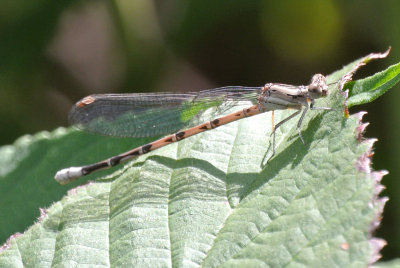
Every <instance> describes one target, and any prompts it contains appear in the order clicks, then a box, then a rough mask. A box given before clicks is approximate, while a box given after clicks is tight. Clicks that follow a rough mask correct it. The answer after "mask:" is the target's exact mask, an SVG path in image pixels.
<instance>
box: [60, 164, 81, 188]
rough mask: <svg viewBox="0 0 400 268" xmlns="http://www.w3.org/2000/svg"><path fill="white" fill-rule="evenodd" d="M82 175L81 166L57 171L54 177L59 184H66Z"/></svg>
mask: <svg viewBox="0 0 400 268" xmlns="http://www.w3.org/2000/svg"><path fill="white" fill-rule="evenodd" d="M81 176H83V173H82V167H69V168H64V169H61V170H59V171H57V173H56V175H55V176H54V178H55V179H56V181H57V182H58V183H60V184H67V183H69V182H71V181H74V180H76V179H77V178H79V177H81Z"/></svg>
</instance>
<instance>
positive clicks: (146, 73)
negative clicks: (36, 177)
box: [0, 0, 400, 260]
mask: <svg viewBox="0 0 400 268" xmlns="http://www.w3.org/2000/svg"><path fill="white" fill-rule="evenodd" d="M228 3H229V4H228ZM399 14H400V2H399V1H396V0H384V1H378V0H371V1H365V0H355V1H351V0H348V1H344V0H342V1H333V0H319V1H318V0H309V1H259V0H253V1H249V0H240V1H229V2H227V1H210V0H201V1H200V0H197V1H184V0H159V1H152V0H115V1H105V0H88V1H65V0H57V1H46V0H36V1H23V0H13V1H2V2H1V3H0V145H5V144H11V143H13V141H14V140H15V139H17V138H18V137H19V136H21V135H24V134H33V133H35V132H37V131H40V130H52V129H54V128H56V127H58V126H67V124H68V122H67V114H68V111H69V108H70V107H71V105H72V104H73V103H74V102H76V101H77V100H79V99H80V98H82V97H84V96H86V95H89V94H92V93H106V92H108V93H111V92H145V91H195V90H200V89H207V88H214V87H218V86H227V85H247V86H261V85H263V84H265V83H266V82H284V83H293V84H304V83H307V82H308V81H309V79H310V78H311V76H312V74H314V73H317V72H320V73H323V74H329V73H331V72H332V71H335V70H337V69H339V68H341V67H342V66H343V65H345V64H347V63H349V62H350V61H353V60H355V59H357V58H360V57H362V56H365V55H367V54H368V53H370V52H383V51H385V50H386V49H387V47H388V46H389V45H391V46H392V53H391V54H390V55H389V57H388V59H385V60H380V61H377V62H374V63H371V64H370V65H368V66H367V67H366V68H364V69H363V70H362V71H360V72H359V73H357V75H356V78H361V77H364V76H366V75H370V74H373V73H374V72H376V71H378V70H383V69H384V68H386V67H387V66H389V65H391V64H393V63H397V62H399V61H400V30H399V26H400V16H399ZM399 90H400V88H399V86H397V87H396V88H394V89H392V90H391V91H389V92H388V93H387V94H385V95H384V96H383V97H382V98H380V99H378V100H377V101H375V102H374V103H372V104H368V105H363V106H361V107H357V109H353V110H352V111H351V112H353V113H354V112H356V111H359V110H367V111H368V115H367V116H366V117H364V121H368V122H370V126H369V127H368V129H367V132H366V137H376V138H378V139H379V142H377V143H376V144H375V156H374V159H373V167H374V168H375V169H377V170H380V169H386V170H389V172H390V173H389V175H387V176H385V177H384V179H383V184H384V185H385V186H386V187H387V189H386V190H385V191H384V192H383V194H382V195H385V196H389V197H390V200H389V202H388V203H387V205H386V207H385V211H384V217H383V223H382V225H381V227H380V228H379V229H378V230H377V232H376V234H375V235H376V236H378V237H382V238H384V239H385V240H386V241H387V242H388V245H387V246H386V247H385V248H384V249H383V251H382V254H383V259H384V260H389V259H392V258H394V257H400V180H398V179H397V178H399V175H400V165H399V160H400V139H398V136H399V134H400V131H399V130H400V119H399V116H398V115H400V105H399V104H398V103H397V102H400V91H399ZM21 231H22V230H21ZM1 242H2V241H1Z"/></svg>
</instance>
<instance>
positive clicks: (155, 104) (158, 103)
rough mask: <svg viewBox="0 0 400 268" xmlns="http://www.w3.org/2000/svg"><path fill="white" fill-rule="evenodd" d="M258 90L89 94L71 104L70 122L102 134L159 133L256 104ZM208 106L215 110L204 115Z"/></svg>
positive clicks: (142, 135) (228, 88) (259, 88)
mask: <svg viewBox="0 0 400 268" xmlns="http://www.w3.org/2000/svg"><path fill="white" fill-rule="evenodd" d="M261 89H262V87H223V88H217V89H211V90H203V91H200V92H190V93H149V94H144V93H136V94H100V95H91V96H88V97H85V98H83V99H82V100H80V101H78V102H77V103H76V104H75V105H74V106H73V108H72V109H71V111H70V113H69V121H70V123H71V124H72V125H74V126H76V127H77V128H79V129H82V130H85V131H88V132H92V133H96V134H101V135H109V136H116V137H150V136H158V135H164V134H170V133H173V132H176V131H177V130H180V129H183V128H188V127H192V126H195V125H197V124H199V123H203V122H205V121H207V120H212V119H214V118H215V117H218V116H220V115H222V114H224V112H226V110H228V109H229V108H231V107H232V106H235V105H240V104H241V103H242V104H243V102H244V101H246V102H249V101H250V102H252V103H256V99H257V96H258V94H259V93H260V91H261ZM211 107H216V109H214V110H213V112H211V113H207V115H206V117H204V114H203V112H204V111H205V110H207V109H208V108H211ZM200 120H201V121H200Z"/></svg>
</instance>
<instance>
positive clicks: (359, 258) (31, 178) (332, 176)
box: [0, 61, 386, 267]
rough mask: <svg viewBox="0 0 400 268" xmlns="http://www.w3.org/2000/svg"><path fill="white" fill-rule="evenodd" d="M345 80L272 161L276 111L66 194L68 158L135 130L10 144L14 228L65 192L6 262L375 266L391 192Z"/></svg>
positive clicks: (8, 202) (8, 249)
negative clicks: (347, 100) (347, 106)
mask: <svg viewBox="0 0 400 268" xmlns="http://www.w3.org/2000/svg"><path fill="white" fill-rule="evenodd" d="M356 64H357V61H356V62H354V63H352V64H350V65H348V66H346V67H345V68H343V69H342V70H340V71H337V72H335V73H334V74H332V75H330V76H329V77H328V83H332V82H337V81H339V79H341V78H342V77H343V76H344V75H345V74H346V73H347V72H348V71H349V70H351V69H353V68H354V66H356ZM336 87H337V86H336V85H331V87H330V90H331V94H330V95H329V97H328V98H326V99H321V100H317V102H316V105H315V106H317V107H318V106H328V107H333V108H335V109H336V111H332V112H326V111H309V112H308V113H307V115H306V117H305V120H304V122H303V125H302V133H303V137H304V139H305V142H306V145H303V144H302V142H301V141H300V139H299V137H298V135H297V130H296V124H297V121H296V119H294V120H291V121H289V122H288V123H287V124H284V125H283V126H282V127H281V128H280V130H278V132H277V139H276V141H277V151H276V155H275V156H274V157H273V158H272V159H271V160H270V161H269V162H268V163H267V162H266V160H267V159H268V157H269V154H270V153H271V152H268V150H267V148H268V145H269V133H270V131H271V122H270V118H271V117H270V114H268V113H265V114H261V115H258V116H254V117H252V118H247V119H244V120H240V121H238V122H234V123H231V124H228V125H226V126H222V127H220V128H217V129H215V130H212V131H208V132H204V133H201V134H198V135H195V136H193V137H190V138H188V139H185V140H183V141H181V142H179V143H174V144H171V145H169V146H166V147H163V148H161V149H159V150H156V151H153V152H151V153H149V154H146V155H143V156H141V157H139V158H137V159H136V160H134V161H132V162H130V163H129V164H127V165H126V166H125V167H123V168H122V167H120V169H119V170H118V171H116V172H115V173H113V174H111V175H110V176H109V177H106V178H103V179H99V180H98V181H96V182H95V183H89V184H85V185H82V186H79V187H76V188H72V189H71V190H70V191H69V192H68V195H66V196H65V197H64V198H62V199H61V201H58V202H55V201H57V199H58V198H57V197H55V196H57V194H58V195H60V193H62V192H63V191H65V189H66V188H65V187H63V186H59V185H57V184H56V183H55V181H53V179H52V178H51V177H52V176H53V175H54V173H55V171H56V170H57V169H59V168H62V167H67V166H69V165H72V164H73V165H79V164H86V163H90V162H91V161H94V160H101V159H103V157H106V155H108V156H110V155H112V154H114V153H115V152H111V151H116V150H122V149H123V148H122V147H128V145H127V144H128V143H130V142H131V141H132V140H122V141H121V142H116V139H114V140H112V139H111V140H110V139H107V138H104V137H99V138H94V136H88V135H84V134H81V133H77V132H75V131H72V130H68V131H61V130H57V131H55V132H53V133H50V134H48V133H45V134H43V133H41V134H38V135H36V136H34V137H29V138H23V139H21V140H20V141H18V142H17V143H16V144H14V145H13V146H9V147H3V148H1V149H0V158H1V159H2V161H0V163H2V164H1V166H0V172H1V175H2V178H1V180H0V190H1V193H0V202H1V205H0V209H1V215H0V226H1V227H0V229H1V230H10V229H7V228H9V227H7V226H10V225H15V224H13V222H17V221H19V220H23V221H25V222H26V218H25V214H30V217H31V218H32V215H33V214H34V212H30V211H32V210H34V211H35V212H36V213H38V210H37V209H38V208H39V207H43V206H50V204H51V202H55V203H54V204H52V205H51V206H50V207H49V208H48V209H44V210H41V216H40V217H39V219H38V221H37V223H35V224H34V225H33V226H31V227H30V228H28V229H27V230H26V231H25V232H24V234H16V235H13V236H12V237H10V239H9V240H8V241H7V243H6V244H5V245H4V246H3V248H2V249H1V251H0V266H1V267H3V266H13V267H17V266H21V267H22V266H38V267H43V266H58V265H59V266H71V265H77V264H78V265H92V266H95V265H99V266H100V265H101V266H150V267H153V266H175V267H176V266H205V267H210V266H212V267H214V266H225V267H228V266H229V267H230V266H240V267H242V266H275V267H276V266H278V267H280V266H286V265H287V266H300V265H302V266H310V265H313V266H316V267H318V266H319V267H329V266H335V267H338V266H339V267H342V266H366V265H367V264H368V263H371V262H373V261H374V260H375V259H376V253H377V251H378V250H379V248H380V247H381V246H382V245H383V242H382V241H381V240H379V239H372V238H371V232H372V230H373V226H376V225H377V224H378V222H376V219H377V216H378V215H379V213H380V212H381V210H382V207H383V204H384V202H385V201H386V200H385V199H378V198H377V194H378V193H379V190H380V189H381V188H380V186H379V179H380V178H381V177H382V176H383V175H384V172H371V171H370V167H369V156H370V154H371V146H372V143H373V141H374V140H364V141H361V132H362V130H363V128H364V125H362V124H360V120H361V117H362V115H361V114H357V115H354V116H351V117H350V118H344V117H343V114H342V110H343V102H344V97H343V96H342V94H340V93H339V92H338V91H337V89H336ZM290 113H292V111H279V112H276V113H275V120H276V121H278V120H280V119H283V118H284V117H286V116H288V115H289V114H290ZM147 141H148V140H143V139H142V140H134V141H133V142H132V144H131V145H132V147H136V146H137V145H139V144H144V143H146V142H147ZM113 145H114V147H113ZM117 147H118V148H117ZM111 149H112V150H111ZM91 176H92V177H91V178H94V176H99V175H96V174H93V175H91ZM76 185H77V184H74V185H73V186H76ZM49 196H51V197H50V198H49ZM32 207H35V208H34V209H33V208H32ZM32 221H33V220H31V222H32ZM24 226H26V225H24ZM371 226H372V227H371ZM24 228H25V227H21V225H19V227H18V230H19V231H20V232H22V231H23V229H24ZM3 232H4V231H3ZM12 232H15V231H12ZM12 232H9V234H8V235H11V234H12Z"/></svg>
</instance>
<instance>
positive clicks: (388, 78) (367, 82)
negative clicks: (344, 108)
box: [345, 63, 400, 107]
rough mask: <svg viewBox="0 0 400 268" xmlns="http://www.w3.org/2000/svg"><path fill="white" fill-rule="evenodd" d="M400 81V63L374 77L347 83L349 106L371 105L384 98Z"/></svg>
mask: <svg viewBox="0 0 400 268" xmlns="http://www.w3.org/2000/svg"><path fill="white" fill-rule="evenodd" d="M399 80H400V63H398V64H395V65H392V66H390V67H389V68H387V69H386V70H384V71H382V72H379V73H376V74H374V75H373V76H370V77H367V78H364V79H360V80H357V81H352V82H350V83H347V84H346V86H345V89H349V100H348V106H349V107H352V106H356V105H360V104H364V103H369V102H371V101H373V100H375V99H377V98H378V97H380V96H382V95H383V94H384V93H385V92H386V91H388V90H389V89H390V88H392V87H394V85H396V84H397V83H398V82H399Z"/></svg>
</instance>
